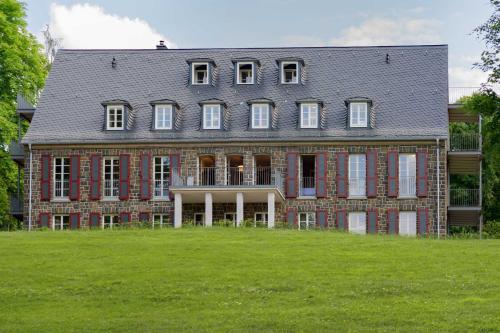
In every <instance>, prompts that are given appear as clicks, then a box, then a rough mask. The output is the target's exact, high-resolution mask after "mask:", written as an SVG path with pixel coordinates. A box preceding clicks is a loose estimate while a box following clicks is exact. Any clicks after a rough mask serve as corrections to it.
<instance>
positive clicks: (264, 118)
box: [252, 104, 269, 129]
mask: <svg viewBox="0 0 500 333" xmlns="http://www.w3.org/2000/svg"><path fill="white" fill-rule="evenodd" d="M252 128H257V129H259V128H269V104H252Z"/></svg>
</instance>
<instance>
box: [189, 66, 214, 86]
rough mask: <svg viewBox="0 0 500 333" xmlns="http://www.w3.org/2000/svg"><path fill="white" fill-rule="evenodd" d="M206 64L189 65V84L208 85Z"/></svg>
mask: <svg viewBox="0 0 500 333" xmlns="http://www.w3.org/2000/svg"><path fill="white" fill-rule="evenodd" d="M209 66H210V65H209V63H208V62H193V63H192V64H191V72H192V77H191V82H192V84H194V85H203V84H208V68H209Z"/></svg>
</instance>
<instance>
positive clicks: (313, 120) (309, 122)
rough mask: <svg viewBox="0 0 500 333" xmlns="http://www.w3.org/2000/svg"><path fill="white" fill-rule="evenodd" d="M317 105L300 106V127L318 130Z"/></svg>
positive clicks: (305, 104)
mask: <svg viewBox="0 0 500 333" xmlns="http://www.w3.org/2000/svg"><path fill="white" fill-rule="evenodd" d="M318 109H319V108H318V103H301V104H300V127H301V128H318V118H319V117H318V116H319V113H318Z"/></svg>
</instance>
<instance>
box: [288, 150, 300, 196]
mask: <svg viewBox="0 0 500 333" xmlns="http://www.w3.org/2000/svg"><path fill="white" fill-rule="evenodd" d="M298 155H299V154H298V153H296V152H288V153H286V179H285V193H286V197H287V198H296V197H297V193H298V186H299V184H298V165H297V164H298Z"/></svg>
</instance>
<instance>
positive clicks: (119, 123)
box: [106, 105, 124, 130]
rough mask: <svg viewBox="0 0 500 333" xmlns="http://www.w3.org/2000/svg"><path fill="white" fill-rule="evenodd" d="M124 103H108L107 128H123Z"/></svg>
mask: <svg viewBox="0 0 500 333" xmlns="http://www.w3.org/2000/svg"><path fill="white" fill-rule="evenodd" d="M123 123H124V111H123V105H108V106H107V107H106V129H107V130H123Z"/></svg>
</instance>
